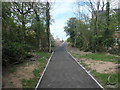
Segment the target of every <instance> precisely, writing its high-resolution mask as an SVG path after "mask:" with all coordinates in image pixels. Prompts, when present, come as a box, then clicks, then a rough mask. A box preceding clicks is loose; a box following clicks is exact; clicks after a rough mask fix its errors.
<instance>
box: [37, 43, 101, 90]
mask: <svg viewBox="0 0 120 90" xmlns="http://www.w3.org/2000/svg"><path fill="white" fill-rule="evenodd" d="M38 88H100V86H99V85H98V84H97V83H96V82H95V81H94V80H93V79H92V78H91V77H90V76H89V75H88V74H87V73H86V72H85V70H84V69H83V68H82V67H80V66H79V65H78V64H77V63H76V62H75V61H74V60H73V59H72V57H71V56H70V55H69V54H68V53H67V51H66V43H64V44H62V45H61V46H59V47H58V48H57V49H56V50H55V53H54V55H53V57H52V59H51V61H50V63H49V65H48V67H47V69H46V72H45V74H44V76H43V78H42V80H41V82H40V84H39V86H38ZM101 90H102V89H101Z"/></svg>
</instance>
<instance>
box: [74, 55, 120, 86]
mask: <svg viewBox="0 0 120 90" xmlns="http://www.w3.org/2000/svg"><path fill="white" fill-rule="evenodd" d="M72 55H73V56H74V57H75V58H77V59H80V58H87V59H92V60H100V61H109V62H114V63H118V60H116V56H112V55H106V54H102V53H95V54H94V53H93V54H86V55H79V54H74V53H72ZM80 64H81V65H82V66H83V67H85V68H86V69H87V70H88V71H90V73H91V74H92V75H93V76H94V77H95V78H96V79H97V81H98V82H100V83H101V85H102V86H103V87H104V88H120V81H119V80H120V78H119V77H118V76H120V73H107V74H106V73H98V72H96V71H95V70H92V69H91V68H90V67H89V65H87V64H86V63H84V62H80ZM109 76H110V80H109V81H108V77H109ZM109 83H111V84H113V85H109Z"/></svg>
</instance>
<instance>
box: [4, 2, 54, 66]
mask: <svg viewBox="0 0 120 90" xmlns="http://www.w3.org/2000/svg"><path fill="white" fill-rule="evenodd" d="M49 10H50V8H49V2H42V3H41V2H2V37H3V38H2V45H3V64H6V63H16V62H17V63H19V62H23V61H24V59H25V58H26V57H27V56H28V52H30V51H33V50H39V51H40V50H42V51H48V50H50V48H51V45H50V38H52V35H51V34H50V27H49V25H50V19H51V18H50V12H49ZM48 42H49V43H48ZM52 42H53V38H52Z"/></svg>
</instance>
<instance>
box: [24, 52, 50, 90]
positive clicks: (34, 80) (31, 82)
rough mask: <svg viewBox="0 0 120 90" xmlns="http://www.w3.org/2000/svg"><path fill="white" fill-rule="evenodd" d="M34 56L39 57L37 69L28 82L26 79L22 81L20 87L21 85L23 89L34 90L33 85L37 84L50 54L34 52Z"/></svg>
mask: <svg viewBox="0 0 120 90" xmlns="http://www.w3.org/2000/svg"><path fill="white" fill-rule="evenodd" d="M36 54H37V55H39V56H41V58H39V59H38V63H39V64H38V66H37V68H36V69H34V70H33V75H34V77H33V78H31V79H29V80H27V79H23V80H22V85H23V88H24V89H26V88H35V85H36V84H37V82H38V80H39V78H40V76H41V73H42V72H43V70H44V68H45V66H46V64H47V59H48V57H49V56H50V54H49V53H47V52H36Z"/></svg>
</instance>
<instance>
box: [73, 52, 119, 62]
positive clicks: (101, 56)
mask: <svg viewBox="0 0 120 90" xmlns="http://www.w3.org/2000/svg"><path fill="white" fill-rule="evenodd" d="M74 56H75V55H74ZM75 57H77V58H87V59H92V60H101V61H109V62H114V63H118V60H117V59H116V56H113V55H106V54H102V53H94V54H86V55H82V56H78V55H76V56H75Z"/></svg>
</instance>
